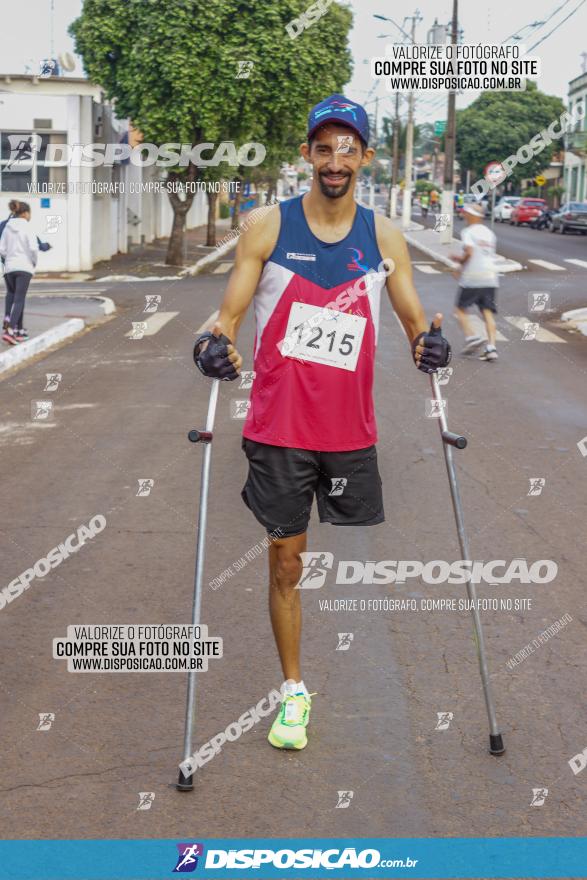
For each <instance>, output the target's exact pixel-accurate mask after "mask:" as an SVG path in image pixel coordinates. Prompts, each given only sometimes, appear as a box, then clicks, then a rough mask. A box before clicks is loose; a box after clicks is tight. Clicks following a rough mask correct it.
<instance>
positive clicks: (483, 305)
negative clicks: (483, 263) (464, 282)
mask: <svg viewBox="0 0 587 880" xmlns="http://www.w3.org/2000/svg"><path fill="white" fill-rule="evenodd" d="M496 295H497V289H496V288H495V287H459V293H458V296H457V302H456V305H457V308H459V309H470V308H471V306H477V308H478V309H479V311H480V312H482V311H483V309H489V311H490V312H494V313H496V314H497V305H496V302H495V300H496Z"/></svg>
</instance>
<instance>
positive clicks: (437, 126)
mask: <svg viewBox="0 0 587 880" xmlns="http://www.w3.org/2000/svg"><path fill="white" fill-rule="evenodd" d="M445 130H446V119H437V120H436V122H435V123H434V137H438V136H439V135H441V134H444V132H445Z"/></svg>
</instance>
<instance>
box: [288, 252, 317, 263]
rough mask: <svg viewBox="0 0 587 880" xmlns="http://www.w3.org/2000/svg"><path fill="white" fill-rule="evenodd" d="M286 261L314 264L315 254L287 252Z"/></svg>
mask: <svg viewBox="0 0 587 880" xmlns="http://www.w3.org/2000/svg"><path fill="white" fill-rule="evenodd" d="M287 259H288V260H307V261H309V262H311V263H315V262H316V254H296V253H292V252H291V251H288V253H287Z"/></svg>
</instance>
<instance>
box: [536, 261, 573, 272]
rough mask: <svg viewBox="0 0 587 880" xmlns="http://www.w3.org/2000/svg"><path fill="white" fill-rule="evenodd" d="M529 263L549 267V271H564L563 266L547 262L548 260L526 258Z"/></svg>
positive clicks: (544, 267) (543, 267)
mask: <svg viewBox="0 0 587 880" xmlns="http://www.w3.org/2000/svg"><path fill="white" fill-rule="evenodd" d="M528 262H529V263H534V265H535V266H540V267H541V268H542V269H550V271H551V272H566V269H565V267H564V266H557V264H556V263H549V262H548V260H528Z"/></svg>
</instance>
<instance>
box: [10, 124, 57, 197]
mask: <svg viewBox="0 0 587 880" xmlns="http://www.w3.org/2000/svg"><path fill="white" fill-rule="evenodd" d="M66 143H67V135H65V134H57V133H51V134H41V133H40V132H35V131H2V132H0V192H13V193H31V192H32V193H33V194H34V193H35V191H36V190H37V187H39V188H41V187H42V186H43V185H44V184H49V183H50V184H59V183H66V182H67V166H65V165H60V164H59V163H58V162H52V161H51V160H48V159H47V158H46V155H47V146H48V145H49V144H66Z"/></svg>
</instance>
